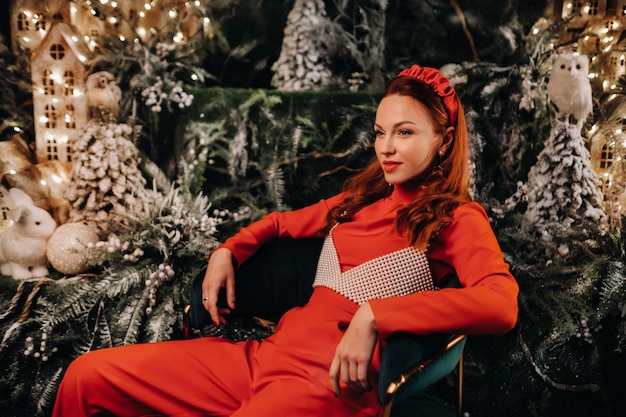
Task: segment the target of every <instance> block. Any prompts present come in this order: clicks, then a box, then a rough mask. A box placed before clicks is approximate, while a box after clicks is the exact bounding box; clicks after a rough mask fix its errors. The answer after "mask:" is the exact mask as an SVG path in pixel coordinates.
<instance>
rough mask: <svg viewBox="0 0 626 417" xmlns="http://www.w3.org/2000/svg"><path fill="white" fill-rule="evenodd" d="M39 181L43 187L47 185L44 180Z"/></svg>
mask: <svg viewBox="0 0 626 417" xmlns="http://www.w3.org/2000/svg"><path fill="white" fill-rule="evenodd" d="M39 183H40V184H41V185H43V186H44V187H45V186H46V185H47V183H46V180H44V179H42V180H40V181H39Z"/></svg>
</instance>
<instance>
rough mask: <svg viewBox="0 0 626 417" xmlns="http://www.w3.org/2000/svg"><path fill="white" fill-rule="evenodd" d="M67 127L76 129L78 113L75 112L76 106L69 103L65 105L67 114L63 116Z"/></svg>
mask: <svg viewBox="0 0 626 417" xmlns="http://www.w3.org/2000/svg"><path fill="white" fill-rule="evenodd" d="M63 121H64V122H65V128H66V129H76V115H75V114H74V106H72V105H71V104H68V105H67V106H66V107H65V115H64V116H63Z"/></svg>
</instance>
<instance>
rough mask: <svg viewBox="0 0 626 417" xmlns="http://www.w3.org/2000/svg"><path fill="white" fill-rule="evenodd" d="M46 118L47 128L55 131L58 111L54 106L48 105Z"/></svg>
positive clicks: (45, 111)
mask: <svg viewBox="0 0 626 417" xmlns="http://www.w3.org/2000/svg"><path fill="white" fill-rule="evenodd" d="M44 116H45V118H46V119H45V120H46V127H47V128H48V129H55V128H56V127H57V111H56V109H55V108H54V106H53V105H52V104H46V107H45V108H44Z"/></svg>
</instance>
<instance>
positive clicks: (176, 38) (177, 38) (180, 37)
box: [173, 32, 185, 43]
mask: <svg viewBox="0 0 626 417" xmlns="http://www.w3.org/2000/svg"><path fill="white" fill-rule="evenodd" d="M184 39H185V36H184V35H183V34H182V33H181V32H178V33H177V34H176V36H174V38H173V41H174V42H176V43H179V42H182V41H183V40H184Z"/></svg>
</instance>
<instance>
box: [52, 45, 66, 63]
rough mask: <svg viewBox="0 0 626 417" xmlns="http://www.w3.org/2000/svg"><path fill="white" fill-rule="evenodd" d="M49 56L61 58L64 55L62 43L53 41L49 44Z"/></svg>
mask: <svg viewBox="0 0 626 417" xmlns="http://www.w3.org/2000/svg"><path fill="white" fill-rule="evenodd" d="M50 56H51V57H52V58H53V59H57V60H59V59H63V57H64V56H65V48H63V45H61V44H59V43H55V44H54V45H52V46H50Z"/></svg>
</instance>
